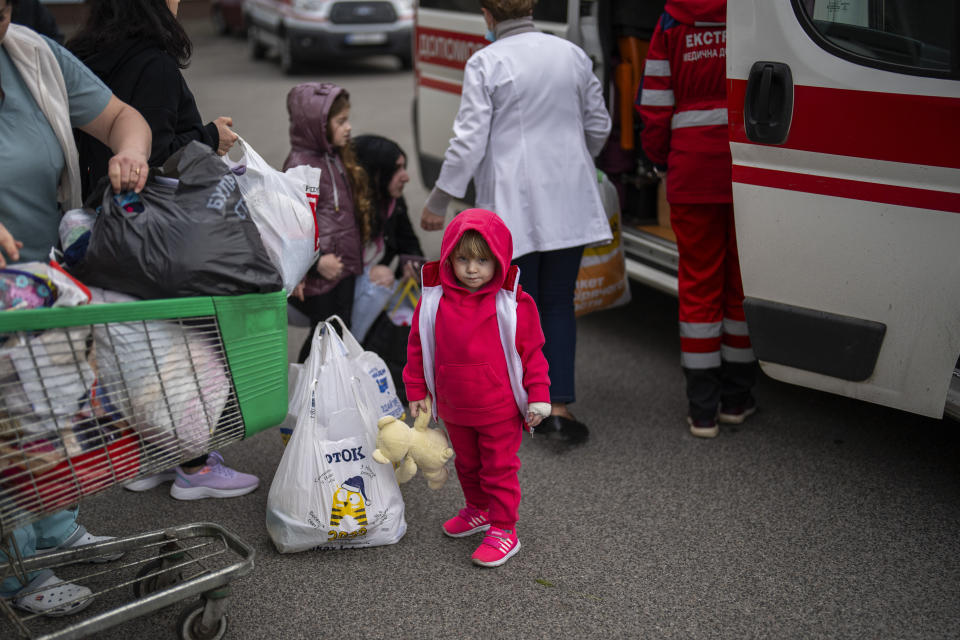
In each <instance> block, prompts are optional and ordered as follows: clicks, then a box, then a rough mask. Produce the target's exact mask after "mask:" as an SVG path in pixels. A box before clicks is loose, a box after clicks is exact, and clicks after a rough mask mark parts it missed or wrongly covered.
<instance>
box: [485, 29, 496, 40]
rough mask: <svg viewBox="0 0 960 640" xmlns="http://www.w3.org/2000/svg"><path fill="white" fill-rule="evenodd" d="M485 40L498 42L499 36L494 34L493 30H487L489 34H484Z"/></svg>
mask: <svg viewBox="0 0 960 640" xmlns="http://www.w3.org/2000/svg"><path fill="white" fill-rule="evenodd" d="M483 37H484V39H485V40H486V41H487V42H496V40H497V36H496V34H494V33H493V29H487V32H486V33H485V34H483Z"/></svg>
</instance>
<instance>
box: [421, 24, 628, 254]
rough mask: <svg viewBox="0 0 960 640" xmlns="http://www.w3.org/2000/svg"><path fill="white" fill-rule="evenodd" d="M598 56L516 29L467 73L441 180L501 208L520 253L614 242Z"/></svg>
mask: <svg viewBox="0 0 960 640" xmlns="http://www.w3.org/2000/svg"><path fill="white" fill-rule="evenodd" d="M610 126H611V122H610V114H609V113H607V109H606V106H605V105H604V103H603V92H602V91H601V88H600V82H599V80H597V77H596V76H595V75H594V74H593V70H592V63H591V62H590V59H589V58H588V57H587V55H586V54H585V53H584V52H583V51H582V50H581V49H580V48H579V47H577V46H576V45H574V44H573V43H571V42H568V41H566V40H564V39H562V38H558V37H556V36H552V35H547V34H544V33H540V32H526V33H518V34H515V35H510V36H508V37H505V38H503V39H502V40H498V41H496V42H494V43H492V44H490V45H489V46H487V47H484V48H483V49H481V50H479V51H477V52H476V53H474V54H473V55H472V56H471V57H470V59H469V60H468V61H467V65H466V69H465V71H464V77H463V95H462V97H461V99H460V110H459V111H458V112H457V119H456V121H455V122H454V125H453V132H454V138H453V139H451V140H450V146H449V148H448V149H447V152H446V154H445V155H444V159H443V168H442V169H441V170H440V177H439V178H438V179H437V185H436V186H437V187H438V188H439V189H441V190H443V191H445V192H447V193H449V194H451V195H453V196H456V197H458V198H462V197H463V196H464V194H465V193H466V190H467V185H468V184H469V182H470V178H474V184H475V186H476V190H477V201H476V206H477V207H479V208H483V209H489V210H491V211H493V212H495V213H497V214H498V215H499V216H500V217H501V218H502V219H503V221H504V222H505V223H506V224H507V227H508V228H509V229H510V232H511V234H512V235H513V256H514V257H515V258H516V257H519V256H522V255H524V254H527V253H530V252H533V251H552V250H555V249H564V248H567V247H575V246H578V245H590V244H597V243H602V242H607V241H609V240H610V239H611V234H610V224H609V222H608V221H607V216H606V214H605V213H604V209H603V203H602V201H601V200H600V191H599V188H598V182H597V174H596V169H595V168H594V164H593V156H596V155H597V154H598V153H599V152H600V150H601V148H602V147H603V144H604V142H606V139H607V136H608V135H609V133H610Z"/></svg>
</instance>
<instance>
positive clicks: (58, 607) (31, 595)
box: [13, 573, 93, 617]
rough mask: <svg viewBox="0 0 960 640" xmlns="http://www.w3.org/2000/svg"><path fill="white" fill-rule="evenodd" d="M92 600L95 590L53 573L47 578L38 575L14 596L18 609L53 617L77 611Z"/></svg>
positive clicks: (88, 604)
mask: <svg viewBox="0 0 960 640" xmlns="http://www.w3.org/2000/svg"><path fill="white" fill-rule="evenodd" d="M21 594H22V595H21ZM91 602H93V592H92V591H90V589H88V588H87V587H84V586H82V585H79V584H73V583H72V582H64V581H63V580H61V579H60V578H58V577H57V576H55V575H53V574H52V573H51V574H50V575H48V576H47V577H45V578H42V577H40V576H38V577H37V578H35V579H34V580H33V581H31V582H30V583H29V584H27V586H25V587H24V588H23V589H21V590H20V591H18V592H17V594H16V595H14V597H13V606H15V607H17V608H18V609H23V610H24V611H29V612H30V613H38V614H40V615H44V616H52V617H59V616H69V615H71V614H74V613H77V612H78V611H82V610H83V609H86V608H87V607H88V606H90V603H91Z"/></svg>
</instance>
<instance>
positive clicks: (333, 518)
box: [330, 476, 370, 527]
mask: <svg viewBox="0 0 960 640" xmlns="http://www.w3.org/2000/svg"><path fill="white" fill-rule="evenodd" d="M369 504H370V501H369V500H368V499H367V493H366V491H365V490H364V486H363V478H361V477H360V476H353V477H352V478H347V479H346V480H345V481H344V483H343V484H342V485H340V486H339V487H337V489H336V491H334V492H333V506H332V507H331V509H330V526H331V527H336V526H339V525H340V521H341V520H342V519H343V518H344V517H345V516H350V517H352V518H353V519H354V520H356V521H357V524H358V525H361V526H366V524H367V509H366V507H367V505H369Z"/></svg>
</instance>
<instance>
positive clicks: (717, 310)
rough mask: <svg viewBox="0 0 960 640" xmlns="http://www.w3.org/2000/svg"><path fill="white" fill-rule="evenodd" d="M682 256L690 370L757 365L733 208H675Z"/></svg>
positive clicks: (683, 342)
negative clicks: (727, 364) (745, 305)
mask: <svg viewBox="0 0 960 640" xmlns="http://www.w3.org/2000/svg"><path fill="white" fill-rule="evenodd" d="M670 224H671V226H672V227H673V231H674V233H675V234H676V236H677V249H678V250H679V252H680V271H679V274H678V281H679V282H678V284H679V296H678V297H679V301H680V351H681V356H680V357H681V362H682V363H683V367H684V368H685V369H712V368H716V367H720V366H721V362H734V363H753V362H754V361H755V357H754V355H753V349H752V348H751V345H750V336H749V334H748V333H747V323H746V321H745V318H744V315H743V283H742V282H741V280H740V261H739V256H738V255H737V235H736V232H735V229H734V223H733V205H732V204H729V203H719V204H671V205H670Z"/></svg>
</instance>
